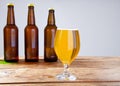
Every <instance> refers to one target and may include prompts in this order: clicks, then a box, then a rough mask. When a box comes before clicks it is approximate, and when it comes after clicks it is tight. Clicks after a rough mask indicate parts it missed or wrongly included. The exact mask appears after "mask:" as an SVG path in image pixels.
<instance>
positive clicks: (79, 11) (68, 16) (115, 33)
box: [0, 0, 120, 56]
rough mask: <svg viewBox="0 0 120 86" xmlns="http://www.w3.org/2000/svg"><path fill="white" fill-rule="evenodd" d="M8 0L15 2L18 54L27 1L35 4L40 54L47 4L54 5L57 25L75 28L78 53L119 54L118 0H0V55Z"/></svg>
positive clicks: (22, 53) (21, 40) (22, 34)
mask: <svg viewBox="0 0 120 86" xmlns="http://www.w3.org/2000/svg"><path fill="white" fill-rule="evenodd" d="M10 2H12V3H14V5H15V8H14V10H15V19H16V25H17V26H18V28H19V55H20V56H24V28H25V26H26V24H27V14H28V7H27V5H28V4H29V3H34V4H35V16H36V25H37V26H38V28H39V55H40V56H43V44H44V40H43V39H44V37H43V32H44V28H45V26H46V24H47V17H48V8H54V9H55V16H56V25H57V26H58V27H64V28H65V27H67V28H78V29H79V31H80V36H81V50H80V52H79V56H120V0H0V56H3V28H4V26H5V25H6V18H7V3H10Z"/></svg>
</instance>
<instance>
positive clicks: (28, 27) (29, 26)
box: [25, 25, 38, 30]
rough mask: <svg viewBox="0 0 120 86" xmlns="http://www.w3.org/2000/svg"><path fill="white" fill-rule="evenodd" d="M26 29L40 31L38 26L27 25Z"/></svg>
mask: <svg viewBox="0 0 120 86" xmlns="http://www.w3.org/2000/svg"><path fill="white" fill-rule="evenodd" d="M25 29H37V30H38V27H37V26H36V25H27V26H26V27H25Z"/></svg>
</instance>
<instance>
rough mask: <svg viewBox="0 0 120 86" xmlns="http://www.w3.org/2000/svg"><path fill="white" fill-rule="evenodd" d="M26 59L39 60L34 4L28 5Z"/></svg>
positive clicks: (29, 60)
mask: <svg viewBox="0 0 120 86" xmlns="http://www.w3.org/2000/svg"><path fill="white" fill-rule="evenodd" d="M24 39H25V61H26V62H37V61H38V60H39V51H38V49H39V42H38V28H37V26H36V24H35V15H34V5H33V4H30V5H29V6H28V24H27V26H26V28H25V38H24Z"/></svg>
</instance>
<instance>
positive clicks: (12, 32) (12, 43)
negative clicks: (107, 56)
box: [3, 4, 19, 62]
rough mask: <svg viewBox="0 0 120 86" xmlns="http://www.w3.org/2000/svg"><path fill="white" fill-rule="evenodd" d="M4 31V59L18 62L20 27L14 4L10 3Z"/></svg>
mask: <svg viewBox="0 0 120 86" xmlns="http://www.w3.org/2000/svg"><path fill="white" fill-rule="evenodd" d="M3 32H4V60H5V61H7V62H18V60H19V57H18V28H17V26H16V25H15V17H14V5H13V4H8V13H7V24H6V26H5V27H4V31H3Z"/></svg>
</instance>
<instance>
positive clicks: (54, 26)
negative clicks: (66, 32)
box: [45, 25, 57, 30]
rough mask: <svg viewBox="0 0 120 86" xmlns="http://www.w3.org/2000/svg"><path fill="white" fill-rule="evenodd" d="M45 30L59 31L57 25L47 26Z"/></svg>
mask: <svg viewBox="0 0 120 86" xmlns="http://www.w3.org/2000/svg"><path fill="white" fill-rule="evenodd" d="M45 30H57V26H56V25H47V26H46V27H45Z"/></svg>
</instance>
